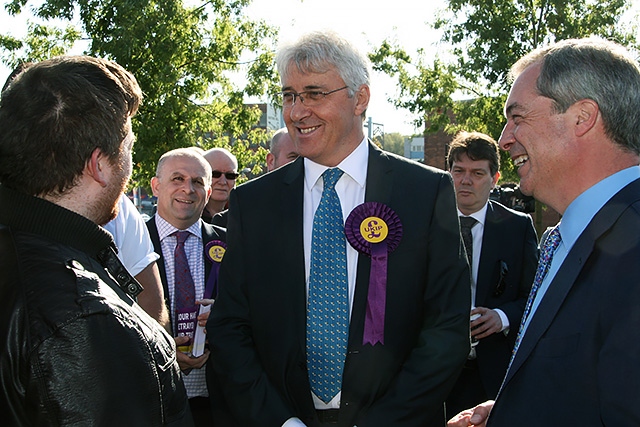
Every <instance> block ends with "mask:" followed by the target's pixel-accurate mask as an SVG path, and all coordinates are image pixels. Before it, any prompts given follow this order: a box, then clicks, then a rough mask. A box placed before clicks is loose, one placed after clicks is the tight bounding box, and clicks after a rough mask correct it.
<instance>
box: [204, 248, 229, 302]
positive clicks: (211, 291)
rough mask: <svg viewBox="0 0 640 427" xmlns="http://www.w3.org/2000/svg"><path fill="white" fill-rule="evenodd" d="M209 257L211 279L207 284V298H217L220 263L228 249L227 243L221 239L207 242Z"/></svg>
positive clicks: (205, 293) (206, 249)
mask: <svg viewBox="0 0 640 427" xmlns="http://www.w3.org/2000/svg"><path fill="white" fill-rule="evenodd" d="M204 249H205V250H204V252H205V254H207V258H209V261H211V270H210V271H209V279H208V280H207V285H206V286H205V290H204V295H205V298H211V299H215V298H216V297H217V296H218V272H219V271H220V263H221V262H222V258H223V257H224V254H225V252H226V251H227V244H226V243H225V242H223V241H221V240H212V241H210V242H209V243H207V246H205V248H204Z"/></svg>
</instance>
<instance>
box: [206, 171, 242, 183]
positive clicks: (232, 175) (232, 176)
mask: <svg viewBox="0 0 640 427" xmlns="http://www.w3.org/2000/svg"><path fill="white" fill-rule="evenodd" d="M222 175H224V177H225V178H227V179H228V180H229V181H232V180H234V179H236V178H238V177H239V176H240V174H239V173H237V172H220V171H213V172H212V173H211V176H213V177H214V178H216V179H217V178H220V177H221V176H222Z"/></svg>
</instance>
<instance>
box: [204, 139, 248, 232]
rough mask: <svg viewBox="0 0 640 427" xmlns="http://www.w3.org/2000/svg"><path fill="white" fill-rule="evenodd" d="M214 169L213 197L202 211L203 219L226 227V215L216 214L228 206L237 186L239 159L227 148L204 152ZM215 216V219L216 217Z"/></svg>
mask: <svg viewBox="0 0 640 427" xmlns="http://www.w3.org/2000/svg"><path fill="white" fill-rule="evenodd" d="M204 158H205V159H207V161H208V162H209V164H210V165H211V169H212V171H213V172H212V175H211V176H212V178H213V179H212V181H211V197H209V202H208V203H207V205H206V206H205V207H204V210H203V211H202V219H203V220H204V221H205V222H208V223H210V224H215V225H219V226H222V227H226V226H227V224H226V215H225V216H220V215H218V216H216V214H218V213H220V212H222V211H224V210H225V209H226V208H227V202H228V201H229V193H231V190H232V189H233V187H235V186H236V179H237V178H238V176H240V174H239V173H238V159H236V156H234V155H233V154H231V152H230V151H229V150H227V149H225V148H219V147H216V148H212V149H210V150H208V151H207V152H205V153H204ZM214 217H215V219H214Z"/></svg>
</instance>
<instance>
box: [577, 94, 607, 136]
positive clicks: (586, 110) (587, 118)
mask: <svg viewBox="0 0 640 427" xmlns="http://www.w3.org/2000/svg"><path fill="white" fill-rule="evenodd" d="M571 108H572V109H575V114H576V124H575V129H576V130H575V132H576V136H583V135H585V134H586V133H587V132H589V131H590V130H591V129H592V128H593V127H594V126H595V125H596V122H597V121H598V116H599V115H600V107H598V104H597V103H596V102H595V101H594V100H592V99H582V100H580V101H578V102H576V103H575V104H574V105H572V106H571Z"/></svg>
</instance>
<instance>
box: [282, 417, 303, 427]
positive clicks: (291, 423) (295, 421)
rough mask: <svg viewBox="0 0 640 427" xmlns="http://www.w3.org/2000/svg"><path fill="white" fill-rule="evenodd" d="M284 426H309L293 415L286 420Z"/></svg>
mask: <svg viewBox="0 0 640 427" xmlns="http://www.w3.org/2000/svg"><path fill="white" fill-rule="evenodd" d="M282 427H307V426H306V424H305V423H303V422H302V421H300V419H299V418H296V417H293V418H289V419H288V420H287V421H285V422H284V424H282Z"/></svg>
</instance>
